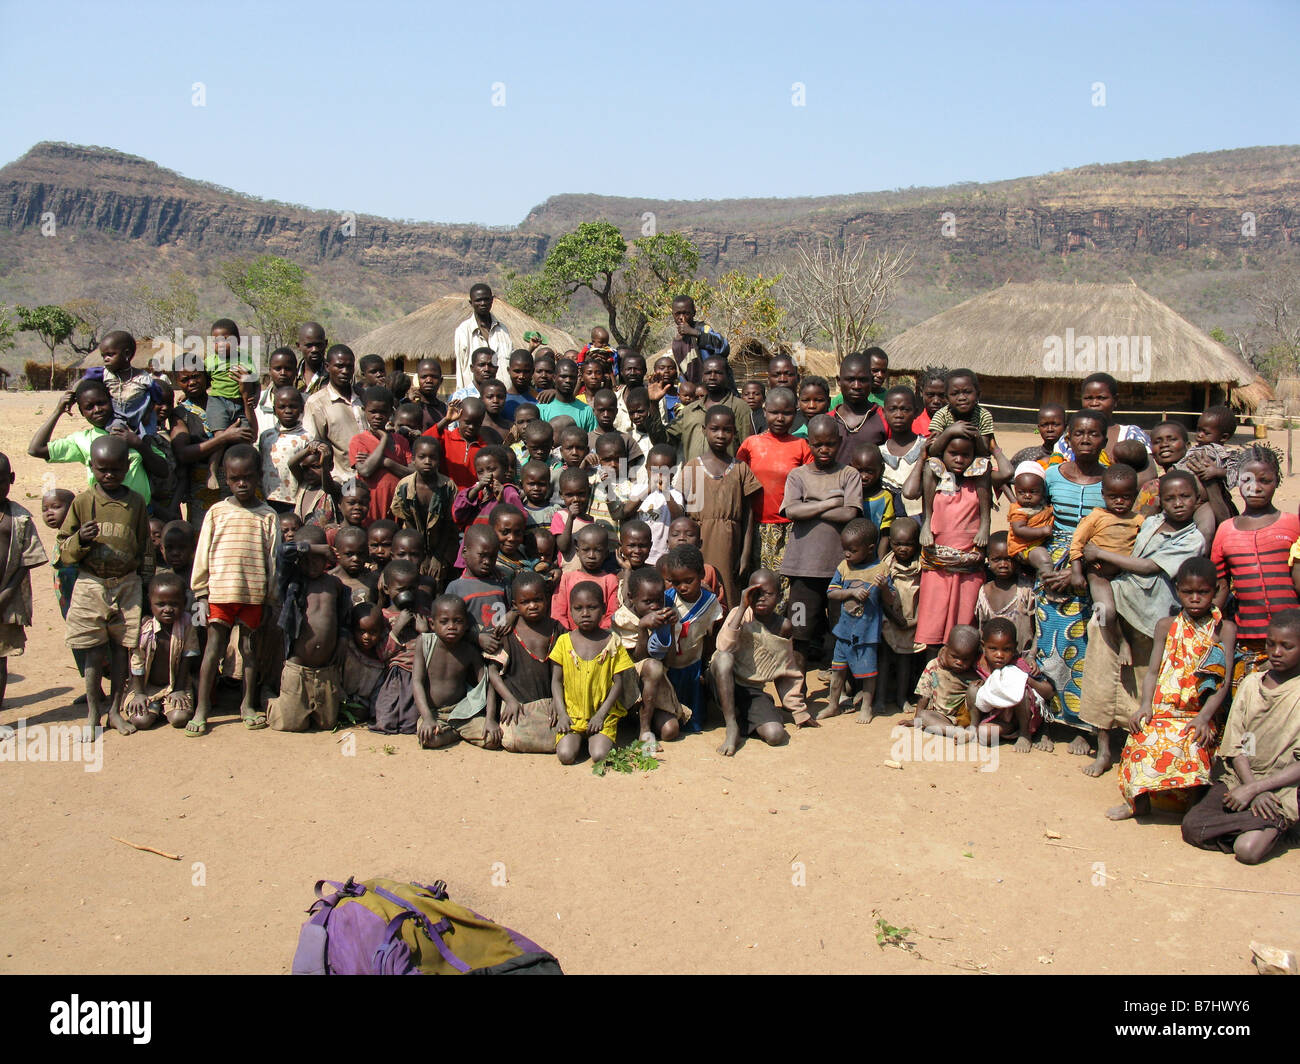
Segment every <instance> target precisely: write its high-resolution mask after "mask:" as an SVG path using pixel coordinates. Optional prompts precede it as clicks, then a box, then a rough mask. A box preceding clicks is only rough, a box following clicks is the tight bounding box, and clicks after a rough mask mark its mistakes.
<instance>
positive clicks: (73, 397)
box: [59, 392, 77, 417]
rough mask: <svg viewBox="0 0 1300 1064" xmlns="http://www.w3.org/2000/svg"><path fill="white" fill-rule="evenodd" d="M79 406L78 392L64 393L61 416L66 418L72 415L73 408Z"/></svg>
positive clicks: (60, 407)
mask: <svg viewBox="0 0 1300 1064" xmlns="http://www.w3.org/2000/svg"><path fill="white" fill-rule="evenodd" d="M76 405H77V393H76V392H64V393H63V398H61V399H60V400H59V416H60V417H66V416H67V415H68V414H70V413H72V408H73V407H74V406H76Z"/></svg>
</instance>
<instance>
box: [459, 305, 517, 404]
mask: <svg viewBox="0 0 1300 1064" xmlns="http://www.w3.org/2000/svg"><path fill="white" fill-rule="evenodd" d="M492 301H493V296H492V289H491V288H490V287H489V286H488V285H485V284H483V283H482V282H480V283H478V284H476V285H474V287H473V288H471V289H470V290H469V305H470V307H471V308H473V311H474V313H473V314H471V315H470V316H469V317H468V318H466V319H465V320H464V321H462V322H461V323H460V324H459V325H458V326H456V335H455V337H454V339H453V341H452V349H453V350H454V351H455V354H456V387H457V389H460V388H464V387H466V386H468V385H469V384H471V383H473V378H472V376H471V373H470V354H471V353H472V352H474V351H477V350H478V349H479V348H480V347H490V348H492V350H493V351H494V352H495V353H496V356H497V358H496V370H497V380H499V381H501V383H502V384H504V385H505V386H506V387H507V388H509V387H510V373H509V372H508V366H509V363H510V352H511V351H513V350H514V346H515V345H514V342H513V341H512V340H511V339H510V330H509V329H507V328H506V327H505V325H503V324H502V323H501V322H500V321H498V320H497V319H496V318H495V317H493V315H492Z"/></svg>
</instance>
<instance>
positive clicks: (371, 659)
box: [339, 602, 390, 724]
mask: <svg viewBox="0 0 1300 1064" xmlns="http://www.w3.org/2000/svg"><path fill="white" fill-rule="evenodd" d="M348 630H349V632H350V633H351V636H352V638H351V639H344V640H343V662H342V675H343V680H342V683H343V700H342V702H340V703H339V716H340V717H344V718H345V719H346V718H347V717H350V718H351V720H350V722H349V723H353V724H361V723H364V722H365V721H368V720H369V719H370V718H371V716H372V715H373V714H374V707H375V693H376V692H377V691H378V690H379V684H380V681H382V680H383V678H384V669H385V667H386V666H387V664H388V661H387V659H386V658H385V657H384V653H385V651H387V650H389V649H390V647H389V639H388V619H387V618H386V617H385V616H384V611H383V610H381V609H380V608H379V607H378V606H377V605H375V604H374V603H373V602H361V603H358V604H356V605H354V606H353V607H352V614H351V617H350V618H349V620H348Z"/></svg>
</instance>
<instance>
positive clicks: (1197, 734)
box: [1106, 557, 1237, 820]
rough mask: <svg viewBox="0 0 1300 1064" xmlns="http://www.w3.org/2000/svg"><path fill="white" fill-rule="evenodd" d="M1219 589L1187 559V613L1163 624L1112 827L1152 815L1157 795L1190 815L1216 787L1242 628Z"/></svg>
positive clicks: (1183, 579) (1179, 578) (1182, 585)
mask: <svg viewBox="0 0 1300 1064" xmlns="http://www.w3.org/2000/svg"><path fill="white" fill-rule="evenodd" d="M1218 583H1219V581H1218V576H1217V575H1216V574H1215V571H1214V563H1213V562H1212V561H1210V560H1209V559H1208V558H1204V557H1194V558H1188V559H1187V561H1185V562H1183V564H1182V565H1181V566H1180V567H1179V569H1178V573H1177V575H1176V576H1175V577H1174V586H1175V587H1176V588H1177V589H1178V601H1179V603H1180V604H1181V605H1182V609H1181V610H1180V611H1179V613H1178V615H1177V616H1176V617H1164V618H1162V619H1161V620H1159V621H1157V622H1156V630H1155V636H1154V638H1153V640H1152V650H1151V664H1150V667H1149V668H1148V669H1147V674H1146V678H1145V679H1144V680H1143V682H1142V702H1141V706H1142V708H1141V709H1139V710H1138V711H1137V712H1136V713H1134V714H1133V717H1132V719H1131V720H1130V721H1129V731H1130V732H1131V733H1132V734H1131V735H1130V736H1129V738H1128V741H1127V742H1126V743H1125V744H1124V751H1123V753H1122V754H1121V755H1120V763H1119V791H1120V796H1121V797H1122V798H1123V799H1124V804H1123V805H1117V806H1114V807H1113V808H1111V809H1108V810H1106V815H1107V816H1108V817H1109V818H1110V819H1111V820H1127V819H1128V818H1129V817H1132V816H1145V815H1147V814H1148V813H1150V812H1151V796H1152V795H1153V794H1154V795H1156V796H1157V799H1156V800H1157V801H1158V802H1159V803H1160V805H1161V806H1162V808H1165V809H1172V810H1177V811H1178V812H1186V811H1187V810H1188V809H1189V808H1190V807H1191V806H1192V804H1193V803H1194V802H1195V800H1196V798H1197V797H1198V796H1199V794H1200V793H1201V788H1202V787H1205V786H1208V785H1209V783H1210V770H1211V768H1212V766H1213V760H1214V748H1215V745H1216V739H1217V732H1218V728H1217V724H1216V721H1215V718H1216V717H1218V716H1221V714H1220V710H1221V709H1222V708H1223V706H1224V705H1225V703H1226V701H1227V699H1228V694H1229V691H1230V689H1231V687H1232V684H1231V677H1230V675H1229V670H1230V665H1229V662H1231V661H1232V660H1233V655H1234V651H1235V649H1236V638H1237V628H1236V625H1234V624H1233V623H1232V622H1231V621H1225V620H1224V619H1223V614H1222V612H1221V611H1220V610H1219V609H1218V608H1217V607H1216V606H1215V605H1214V592H1215V589H1216V588H1217V587H1218Z"/></svg>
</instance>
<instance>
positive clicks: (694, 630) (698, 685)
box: [659, 547, 723, 732]
mask: <svg viewBox="0 0 1300 1064" xmlns="http://www.w3.org/2000/svg"><path fill="white" fill-rule="evenodd" d="M659 571H660V572H661V573H662V574H663V577H664V583H665V585H666V586H667V589H668V590H667V591H666V592H665V593H664V601H665V602H666V603H667V604H668V605H669V606H670V607H672V609H673V610H674V611H675V612H676V614H677V621H678V624H679V626H680V627H679V629H678V632H677V638H676V639H675V640H674V641H673V645H672V646H671V647H669V649H668V654H667V656H666V657H665V658H664V664H665V665H667V666H668V679H669V681H670V682H671V683H672V685H673V690H675V691H676V692H677V698H678V699H679V700H680V702H681V703H682V705H683V706H685V707H686V708H687V709H689V710H690V711H691V719H690V722H689V724H690V729H691V731H695V732H698V731H701V730H703V726H704V687H703V684H702V682H701V679H702V676H703V673H704V664H703V663H704V660H705V659H706V658H709V657H712V650H713V639H714V635H715V634H716V632H717V630H718V627H719V626H720V625H721V624H722V619H723V612H722V605H721V604H720V603H719V602H718V597H717V596H716V595H715V594H713V592H711V591H709V590H708V589H707V588H706V587H705V586H704V583H703V581H704V555H702V554H701V553H700V551H699V550H698V549H697V548H696V547H674V548H673V549H672V550H670V551H669V552H668V553H667V554H665V555H664V556H663V558H662V559H661V560H660V562H659Z"/></svg>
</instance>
